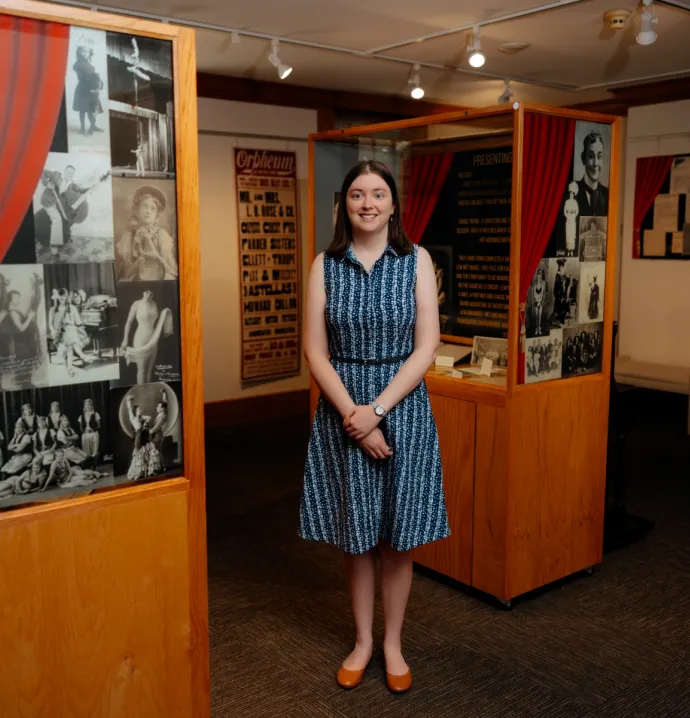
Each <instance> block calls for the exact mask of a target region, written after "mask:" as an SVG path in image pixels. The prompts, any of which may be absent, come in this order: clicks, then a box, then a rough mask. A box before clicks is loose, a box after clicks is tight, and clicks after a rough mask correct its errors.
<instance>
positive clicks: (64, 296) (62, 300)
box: [58, 294, 67, 304]
mask: <svg viewBox="0 0 690 718" xmlns="http://www.w3.org/2000/svg"><path fill="white" fill-rule="evenodd" d="M66 301H67V294H58V302H60V304H64V303H65V302H66Z"/></svg>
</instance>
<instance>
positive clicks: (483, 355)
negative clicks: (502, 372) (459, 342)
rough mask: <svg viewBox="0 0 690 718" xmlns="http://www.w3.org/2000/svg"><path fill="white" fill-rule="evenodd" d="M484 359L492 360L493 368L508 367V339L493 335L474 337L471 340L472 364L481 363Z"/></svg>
mask: <svg viewBox="0 0 690 718" xmlns="http://www.w3.org/2000/svg"><path fill="white" fill-rule="evenodd" d="M484 359H489V360H490V361H491V362H493V368H494V369H506V368H507V367H508V340H507V339H496V338H494V337H475V338H474V340H473V342H472V361H471V363H472V364H477V365H481V363H482V362H483V361H484Z"/></svg>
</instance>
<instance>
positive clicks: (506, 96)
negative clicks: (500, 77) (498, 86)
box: [498, 80, 513, 105]
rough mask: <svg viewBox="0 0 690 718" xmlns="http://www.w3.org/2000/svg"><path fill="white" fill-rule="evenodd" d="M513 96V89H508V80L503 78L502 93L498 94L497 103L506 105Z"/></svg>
mask: <svg viewBox="0 0 690 718" xmlns="http://www.w3.org/2000/svg"><path fill="white" fill-rule="evenodd" d="M512 97H513V91H512V90H511V89H510V80H505V88H504V90H503V94H501V95H499V96H498V104H499V105H507V104H508V103H509V102H510V100H511V99H512Z"/></svg>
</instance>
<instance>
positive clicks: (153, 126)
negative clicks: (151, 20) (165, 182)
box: [107, 33, 175, 179]
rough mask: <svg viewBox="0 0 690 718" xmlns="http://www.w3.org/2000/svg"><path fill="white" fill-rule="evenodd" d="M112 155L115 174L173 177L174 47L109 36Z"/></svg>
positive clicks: (165, 42)
mask: <svg viewBox="0 0 690 718" xmlns="http://www.w3.org/2000/svg"><path fill="white" fill-rule="evenodd" d="M107 48H108V49H107V53H108V89H109V103H108V107H109V111H110V154H111V159H112V166H113V174H114V175H121V176H124V177H146V178H158V179H165V178H172V177H174V174H175V131H174V112H173V76H172V44H171V43H170V42H169V41H167V40H156V39H153V38H148V37H138V36H134V35H125V34H120V33H107Z"/></svg>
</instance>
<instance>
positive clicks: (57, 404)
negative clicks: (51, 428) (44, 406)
mask: <svg viewBox="0 0 690 718" xmlns="http://www.w3.org/2000/svg"><path fill="white" fill-rule="evenodd" d="M58 411H60V402H57V401H53V402H51V404H50V413H51V414H53V413H55V412H58Z"/></svg>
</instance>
